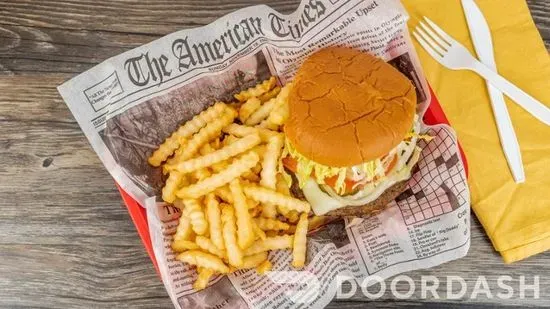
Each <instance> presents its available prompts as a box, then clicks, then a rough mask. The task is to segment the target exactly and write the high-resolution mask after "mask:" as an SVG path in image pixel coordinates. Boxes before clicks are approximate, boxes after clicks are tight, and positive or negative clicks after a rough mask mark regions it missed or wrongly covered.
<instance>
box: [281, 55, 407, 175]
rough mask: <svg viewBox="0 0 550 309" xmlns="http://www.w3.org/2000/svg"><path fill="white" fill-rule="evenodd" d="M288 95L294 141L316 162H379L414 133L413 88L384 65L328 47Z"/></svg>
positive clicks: (303, 69)
mask: <svg viewBox="0 0 550 309" xmlns="http://www.w3.org/2000/svg"><path fill="white" fill-rule="evenodd" d="M293 84H294V86H293V88H292V90H291V92H290V94H289V112H290V117H289V119H288V121H287V123H286V124H285V133H286V135H287V137H288V139H289V142H290V143H291V144H292V145H293V146H294V148H296V150H297V151H298V152H299V153H301V154H302V155H303V156H305V157H306V158H308V159H310V160H312V161H315V162H317V163H320V164H323V165H327V166H333V167H348V166H353V165H358V164H360V163H363V162H368V161H371V160H374V159H377V158H380V157H382V156H384V155H385V154H387V153H388V152H389V151H390V150H392V149H393V148H395V147H396V146H397V145H398V144H399V143H400V142H401V141H402V140H403V139H404V138H405V135H406V134H407V133H408V132H409V130H410V129H411V127H412V125H413V121H414V115H415V112H416V92H415V89H414V87H413V85H412V83H411V82H410V81H409V80H408V79H407V77H405V76H404V75H403V74H401V73H400V72H399V71H397V70H396V69H395V68H393V67H392V66H391V65H389V64H387V63H385V62H384V61H383V60H381V59H379V58H376V57H374V56H371V55H369V54H367V53H363V52H360V51H358V50H354V49H350V48H344V47H329V48H325V49H322V50H320V51H318V52H316V53H314V54H313V55H311V56H310V57H309V58H308V59H307V60H306V61H305V62H304V63H303V65H302V66H301V67H300V69H299V70H298V73H297V74H296V78H295V79H294V82H293Z"/></svg>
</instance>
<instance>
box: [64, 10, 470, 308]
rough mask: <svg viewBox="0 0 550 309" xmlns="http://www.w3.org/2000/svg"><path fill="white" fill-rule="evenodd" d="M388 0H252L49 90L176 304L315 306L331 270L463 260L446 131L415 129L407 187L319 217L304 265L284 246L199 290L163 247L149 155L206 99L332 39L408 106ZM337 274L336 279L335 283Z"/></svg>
mask: <svg viewBox="0 0 550 309" xmlns="http://www.w3.org/2000/svg"><path fill="white" fill-rule="evenodd" d="M407 19H408V15H407V13H406V11H405V10H404V8H403V7H402V5H401V4H400V2H399V0H385V1H382V0H366V1H357V0H347V1H346V0H309V1H306V0H304V1H302V3H301V4H300V6H299V7H298V9H297V10H296V11H295V12H294V13H292V14H290V15H283V14H280V13H278V12H276V11H274V10H272V9H271V8H269V7H267V6H264V5H259V6H254V7H248V8H244V9H241V10H238V11H236V12H233V13H231V14H229V15H226V16H224V17H222V18H220V19H218V20H216V21H215V22H213V23H212V24H210V25H207V26H204V27H200V28H195V29H188V30H182V31H179V32H175V33H172V34H169V35H167V36H165V37H163V38H160V39H158V40H156V41H153V42H151V43H149V44H146V45H143V46H141V47H138V48H135V49H133V50H130V51H128V52H125V53H123V54H121V55H118V56H115V57H113V58H110V59H108V60H106V61H104V62H103V63H101V64H99V65H97V66H95V67H93V68H92V69H90V70H88V71H86V72H85V73H82V74H80V75H78V76H76V77H75V78H73V79H71V80H69V81H68V82H66V83H64V84H63V85H61V86H59V87H58V89H59V92H60V93H61V95H62V97H63V99H64V100H65V102H66V103H67V105H68V107H69V108H70V110H71V111H72V113H73V115H74V116H75V118H76V119H77V121H78V123H79V124H80V126H81V127H82V130H83V131H84V133H85V134H86V136H87V138H88V139H89V140H90V143H91V145H92V147H93V148H94V150H95V151H96V152H97V154H98V155H99V157H100V159H101V160H102V162H103V164H104V165H105V166H106V167H107V170H108V171H109V172H110V173H111V175H112V176H113V178H114V179H115V180H116V181H117V183H118V184H119V185H120V186H121V187H122V188H123V189H124V190H125V191H126V192H127V193H128V194H130V195H131V196H132V197H133V198H134V199H136V200H137V201H138V202H139V203H140V204H141V205H145V207H146V209H147V217H148V221H149V229H150V234H151V240H152V244H153V249H154V252H155V257H156V259H157V262H158V266H159V270H160V272H161V276H162V280H163V282H164V285H165V287H166V289H167V291H168V294H169V295H170V297H171V299H172V301H173V303H174V306H175V307H176V308H222V307H223V308H242V307H250V308H279V307H285V308H320V307H324V306H326V305H327V304H328V303H329V302H330V301H331V300H332V299H333V298H334V297H335V295H336V290H337V288H338V285H339V284H340V283H341V281H342V279H345V280H360V281H363V280H365V279H367V280H368V279H369V278H374V277H375V276H376V278H387V277H390V276H393V275H395V274H399V273H402V272H405V271H409V270H414V269H420V268H427V267H432V266H435V265H438V264H441V263H444V262H447V261H450V260H453V259H457V258H460V257H462V256H464V255H465V254H466V253H467V251H468V248H469V246H470V223H469V217H470V215H469V214H470V207H469V206H470V205H469V200H470V198H469V191H468V187H467V184H466V176H465V172H464V165H463V163H462V161H461V158H460V154H459V151H458V144H457V141H456V136H455V135H454V132H453V131H452V129H451V128H450V127H448V126H446V125H437V126H424V127H423V130H424V131H426V132H429V133H430V134H431V135H434V136H436V138H435V139H434V140H432V141H430V142H429V143H426V142H424V141H422V142H420V146H421V147H422V148H423V151H422V155H421V159H420V162H419V164H418V169H417V170H416V171H415V172H414V174H413V177H412V178H411V180H410V181H409V184H408V188H407V190H406V191H405V192H404V193H403V194H401V195H400V196H399V197H398V198H397V199H396V200H395V201H394V202H392V203H391V205H390V206H389V207H388V208H387V209H386V210H385V211H383V212H382V213H380V214H377V215H376V216H373V217H371V218H368V219H354V220H351V221H350V220H346V221H345V222H344V221H338V222H334V223H331V224H329V225H327V226H325V227H323V228H321V229H320V230H319V231H318V232H316V233H314V234H313V235H312V236H310V237H309V238H308V253H307V261H306V267H305V269H304V270H302V271H296V270H294V269H292V267H291V266H290V260H291V255H290V251H289V250H285V251H278V252H272V253H270V256H269V259H270V260H271V261H272V263H273V265H274V267H273V270H274V271H273V272H271V273H268V275H266V276H259V275H257V274H256V272H255V271H254V270H249V271H244V270H243V271H238V272H236V273H234V274H231V275H229V276H216V277H215V278H212V280H211V281H210V283H209V286H208V287H207V288H206V289H205V290H203V291H199V292H195V291H194V290H193V289H192V283H193V282H194V280H195V278H196V272H195V271H194V270H193V269H192V268H191V267H189V266H187V265H184V264H183V263H181V262H178V261H176V260H175V255H174V253H173V252H172V250H171V248H170V242H171V240H172V234H173V233H174V231H175V227H176V225H177V218H178V217H179V211H178V210H177V209H176V208H175V207H172V206H171V205H165V204H164V203H162V202H157V200H158V198H157V196H158V195H159V194H158V193H159V191H160V189H161V187H162V183H163V179H162V175H161V172H160V169H154V168H152V167H150V166H149V165H148V164H147V163H146V159H147V157H148V156H149V155H150V154H151V153H152V151H153V150H154V149H155V148H156V147H157V145H159V144H160V143H161V142H162V141H163V140H164V139H165V138H166V137H167V136H169V135H170V134H171V133H172V132H173V131H174V130H175V129H176V128H177V127H178V125H179V124H180V123H182V122H184V121H186V120H188V119H190V118H191V117H192V116H193V115H195V114H197V113H199V112H200V111H201V110H204V109H205V108H206V107H207V106H209V105H211V104H213V102H214V101H215V100H222V101H226V102H229V101H231V98H232V95H233V94H234V93H237V92H238V91H240V90H241V89H245V88H247V87H250V86H252V85H254V84H255V83H257V82H258V81H261V80H264V79H266V78H268V77H269V76H271V75H274V76H277V77H278V81H279V83H280V84H285V83H286V82H288V81H290V80H292V77H293V75H294V73H295V71H296V70H297V68H298V67H299V66H300V64H301V63H302V62H303V61H304V59H305V58H307V56H308V55H309V54H310V53H312V52H313V51H315V50H318V49H320V48H323V47H327V46H332V45H343V46H350V47H354V48H357V49H361V50H365V51H367V52H370V53H372V54H374V55H377V56H379V57H381V58H383V59H384V60H386V61H387V62H388V63H390V64H392V65H393V66H395V67H396V68H397V69H399V70H400V71H401V72H402V73H403V74H405V75H406V76H408V77H409V78H410V79H411V80H412V81H413V82H414V84H415V86H416V89H417V96H418V99H419V102H418V114H419V115H423V114H424V112H425V110H426V109H427V107H428V104H429V102H430V94H429V90H428V86H427V84H426V82H425V79H424V76H423V73H422V69H421V67H420V64H419V61H418V58H417V55H416V53H415V50H414V47H413V45H412V42H411V41H410V37H409V33H408V30H407V27H406V21H407ZM346 278H347V279H346Z"/></svg>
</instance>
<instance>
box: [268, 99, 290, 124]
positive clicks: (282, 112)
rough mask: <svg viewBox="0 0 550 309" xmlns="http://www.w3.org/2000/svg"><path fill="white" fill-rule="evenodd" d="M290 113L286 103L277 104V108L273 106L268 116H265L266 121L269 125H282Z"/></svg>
mask: <svg viewBox="0 0 550 309" xmlns="http://www.w3.org/2000/svg"><path fill="white" fill-rule="evenodd" d="M289 114H290V111H289V108H288V104H283V105H281V106H278V107H277V108H274V109H273V110H272V111H271V114H269V117H267V122H268V123H269V124H270V125H278V126H280V125H283V124H285V122H286V121H287V120H288V116H289Z"/></svg>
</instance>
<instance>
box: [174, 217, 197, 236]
mask: <svg viewBox="0 0 550 309" xmlns="http://www.w3.org/2000/svg"><path fill="white" fill-rule="evenodd" d="M193 233H194V232H193V229H192V228H191V220H189V218H188V217H187V216H186V215H184V214H182V215H181V216H180V219H179V221H178V227H177V228H176V233H175V234H174V240H189V239H191V236H193Z"/></svg>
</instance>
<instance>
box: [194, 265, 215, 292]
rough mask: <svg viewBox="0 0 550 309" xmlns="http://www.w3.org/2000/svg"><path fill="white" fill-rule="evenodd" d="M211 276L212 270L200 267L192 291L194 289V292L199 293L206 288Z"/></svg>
mask: <svg viewBox="0 0 550 309" xmlns="http://www.w3.org/2000/svg"><path fill="white" fill-rule="evenodd" d="M213 275H214V270H212V269H210V268H203V267H201V268H200V269H199V270H198V276H197V280H196V281H195V282H194V283H193V289H195V291H200V290H203V289H204V288H206V286H207V285H208V282H209V281H210V278H212V276H213Z"/></svg>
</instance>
